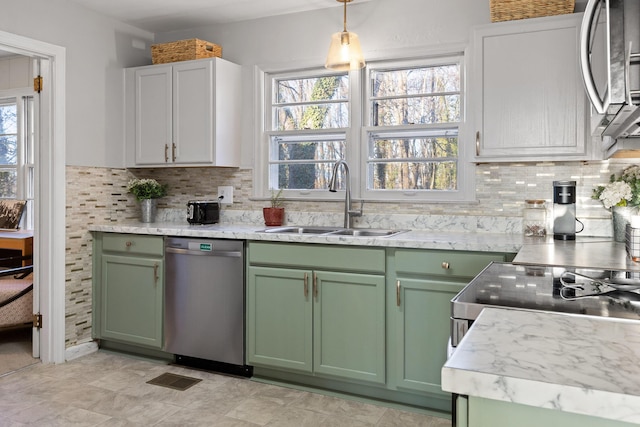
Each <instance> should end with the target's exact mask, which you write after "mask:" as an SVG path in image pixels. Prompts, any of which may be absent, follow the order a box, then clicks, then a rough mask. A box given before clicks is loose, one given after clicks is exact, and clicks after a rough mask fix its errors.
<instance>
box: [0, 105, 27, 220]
mask: <svg viewBox="0 0 640 427" xmlns="http://www.w3.org/2000/svg"><path fill="white" fill-rule="evenodd" d="M33 102H34V101H33V97H32V96H24V97H17V98H16V97H12V98H4V99H0V199H21V200H26V201H27V205H26V208H25V214H24V216H23V222H22V227H23V228H28V229H32V228H33V199H34V184H35V183H34V179H35V178H34V175H35V160H34V123H33V118H34V114H33V111H34V103H33Z"/></svg>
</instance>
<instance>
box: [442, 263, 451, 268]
mask: <svg viewBox="0 0 640 427" xmlns="http://www.w3.org/2000/svg"><path fill="white" fill-rule="evenodd" d="M450 267H451V266H450V265H449V263H448V262H447V261H442V268H444V269H445V270H448V269H449V268H450Z"/></svg>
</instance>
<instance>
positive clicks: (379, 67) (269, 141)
mask: <svg viewBox="0 0 640 427" xmlns="http://www.w3.org/2000/svg"><path fill="white" fill-rule="evenodd" d="M361 77H365V79H364V80H361ZM463 77H464V76H463V58H462V56H446V57H440V58H427V59H422V60H412V61H387V62H379V63H373V62H370V63H369V64H368V67H367V68H366V69H365V70H363V71H361V72H360V71H358V72H351V73H349V74H347V73H342V74H335V73H334V74H330V73H327V72H323V71H321V70H318V71H316V72H313V71H304V72H299V73H296V72H292V73H283V74H271V75H269V74H267V75H266V78H265V88H266V91H265V94H266V95H267V99H268V101H267V104H266V107H267V110H268V114H267V115H266V118H267V126H266V132H265V135H266V136H265V142H266V148H265V149H264V150H263V153H264V158H265V159H268V160H266V162H265V163H266V168H267V171H266V172H265V173H264V175H262V176H263V177H264V178H266V181H267V184H266V186H265V188H263V194H262V195H263V196H266V195H267V194H266V193H265V191H264V190H267V191H268V190H276V189H283V190H285V197H287V196H301V197H307V198H330V197H335V196H330V195H329V193H328V192H327V191H326V190H327V185H328V181H329V179H330V174H331V171H332V167H333V164H334V163H335V161H336V160H338V159H341V158H343V159H345V160H347V162H348V163H349V166H350V169H351V180H352V183H351V185H352V191H353V193H354V197H357V198H362V199H366V200H411V201H414V200H424V201H428V200H438V201H443V200H452V201H453V200H455V201H460V200H467V199H470V198H471V194H470V189H472V184H473V183H472V182H470V180H471V179H472V173H471V172H472V165H471V164H469V163H465V162H463V161H462V160H463V159H465V156H466V154H465V152H464V147H462V146H461V145H460V144H459V141H460V138H459V136H460V134H461V132H462V131H461V128H462V124H463V122H464V120H463V118H464V112H463V105H464V87H463V81H464V79H463ZM362 82H366V84H363V83H362ZM339 182H340V183H341V184H342V188H344V182H342V177H340V179H339Z"/></svg>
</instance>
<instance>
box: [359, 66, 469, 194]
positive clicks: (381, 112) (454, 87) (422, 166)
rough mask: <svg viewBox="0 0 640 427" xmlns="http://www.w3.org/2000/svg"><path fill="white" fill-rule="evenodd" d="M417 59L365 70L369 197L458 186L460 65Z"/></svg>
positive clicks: (424, 192)
mask: <svg viewBox="0 0 640 427" xmlns="http://www.w3.org/2000/svg"><path fill="white" fill-rule="evenodd" d="M423 62H425V63H423V64H419V63H418V64H415V63H414V64H409V65H407V66H402V65H400V66H394V67H391V66H386V67H384V68H382V66H381V68H379V69H376V68H375V66H374V68H372V69H371V70H370V71H369V82H370V85H369V88H368V90H369V93H368V98H367V102H368V111H369V118H368V121H369V123H368V126H367V127H366V132H365V134H366V139H367V146H366V153H367V158H366V165H365V174H366V180H365V185H366V187H365V192H368V193H367V194H368V195H370V196H371V197H375V194H379V195H380V194H382V193H387V194H388V195H392V194H397V193H399V192H407V191H409V192H411V197H413V198H415V196H416V194H417V193H420V194H423V195H424V196H425V197H427V198H429V197H432V196H429V193H442V192H456V191H458V190H459V189H460V184H459V182H458V179H459V175H460V174H459V172H460V171H459V159H460V147H459V144H458V127H459V125H460V122H461V117H462V111H461V106H462V92H461V64H460V61H459V60H458V61H454V62H448V63H437V62H436V63H431V64H430V63H428V62H427V61H423ZM400 194H401V195H400V196H392V197H402V194H403V193H400ZM382 197H383V198H384V197H388V196H382ZM435 197H436V198H437V197H439V196H437V195H436V196H435Z"/></svg>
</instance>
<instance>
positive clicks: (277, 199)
mask: <svg viewBox="0 0 640 427" xmlns="http://www.w3.org/2000/svg"><path fill="white" fill-rule="evenodd" d="M283 203H284V198H283V197H282V188H281V189H280V191H278V192H277V193H274V192H273V191H271V207H272V208H281V207H282V205H283Z"/></svg>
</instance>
